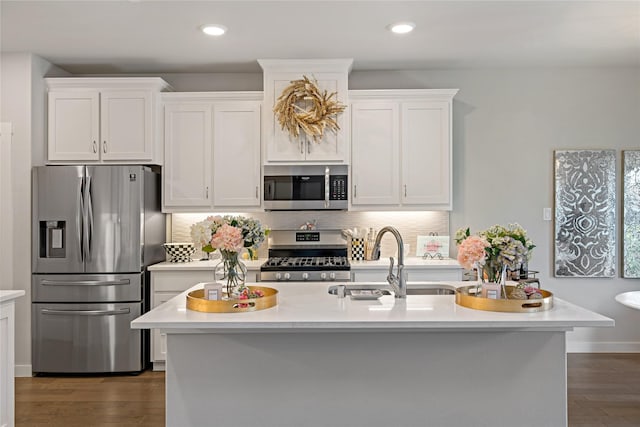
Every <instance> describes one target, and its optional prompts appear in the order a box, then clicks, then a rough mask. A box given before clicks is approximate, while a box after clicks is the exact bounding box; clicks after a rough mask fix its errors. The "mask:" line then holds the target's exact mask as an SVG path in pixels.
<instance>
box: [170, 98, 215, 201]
mask: <svg viewBox="0 0 640 427" xmlns="http://www.w3.org/2000/svg"><path fill="white" fill-rule="evenodd" d="M211 120H212V116H211V105H210V104H167V105H165V109H164V149H165V162H164V171H163V174H162V179H163V197H162V206H163V209H164V210H166V211H172V210H176V211H177V210H179V209H186V210H190V209H194V208H195V209H198V208H202V209H209V208H210V207H211V200H212V199H211V191H210V189H211V180H212V174H211V170H212V167H211V166H212V158H211V148H212V140H211Z"/></svg>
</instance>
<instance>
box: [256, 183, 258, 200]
mask: <svg viewBox="0 0 640 427" xmlns="http://www.w3.org/2000/svg"><path fill="white" fill-rule="evenodd" d="M257 198H258V186H257V185H256V199H257Z"/></svg>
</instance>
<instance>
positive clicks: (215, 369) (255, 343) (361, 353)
mask: <svg viewBox="0 0 640 427" xmlns="http://www.w3.org/2000/svg"><path fill="white" fill-rule="evenodd" d="M167 338H168V340H167V344H168V359H167V374H166V381H167V384H166V386H167V426H169V427H171V426H175V427H178V426H180V427H182V426H198V425H214V424H215V425H219V426H231V425H233V426H260V427H267V426H274V427H275V426H280V427H284V426H292V427H293V426H295V427H300V426H327V425H331V426H367V427H375V426H384V427H388V426H390V425H394V426H422V425H438V426H470V425H474V426H513V425H518V426H521V427H524V426H536V427H538V426H563V425H565V426H566V425H567V411H566V406H567V397H566V389H567V384H566V353H565V332H563V331H550V332H546V331H545V332H540V331H535V332H534V331H528V332H527V331H515V332H514V331H511V332H510V331H495V332H491V331H459V332H447V331H442V332H437V331H436V332H357V333H351V332H344V333H340V332H334V333H313V332H301V333H297V332H291V333H262V334H255V333H244V334H243V333H238V334H234V333H230V334H215V333H212V334H202V333H200V334H168V335H167ZM212 423H213V424H212Z"/></svg>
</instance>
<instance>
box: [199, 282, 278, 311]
mask: <svg viewBox="0 0 640 427" xmlns="http://www.w3.org/2000/svg"><path fill="white" fill-rule="evenodd" d="M277 304H278V290H277V289H273V288H269V287H267V286H245V287H244V288H243V289H242V290H241V291H240V293H239V295H237V297H235V298H228V297H227V296H226V294H225V297H224V298H222V299H219V300H209V299H206V298H205V296H204V289H196V290H195V291H191V292H189V293H188V294H187V308H188V309H189V310H194V311H201V312H204V313H241V312H246V311H257V310H264V309H267V308H271V307H274V306H276V305H277Z"/></svg>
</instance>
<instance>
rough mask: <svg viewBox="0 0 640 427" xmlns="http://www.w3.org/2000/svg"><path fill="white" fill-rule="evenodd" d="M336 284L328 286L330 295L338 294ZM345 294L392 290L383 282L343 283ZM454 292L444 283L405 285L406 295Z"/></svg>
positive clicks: (384, 293)
mask: <svg viewBox="0 0 640 427" xmlns="http://www.w3.org/2000/svg"><path fill="white" fill-rule="evenodd" d="M338 286H340V285H332V286H329V289H328V292H329V293H330V294H331V295H337V294H338ZM344 286H345V296H349V295H351V291H371V290H376V289H377V290H379V291H380V292H381V293H382V295H391V294H392V290H391V288H390V287H389V285H387V284H385V283H353V284H347V283H345V284H344ZM455 293H456V288H455V286H452V285H447V284H445V283H419V282H418V283H409V284H408V285H407V295H454V294H455Z"/></svg>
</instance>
